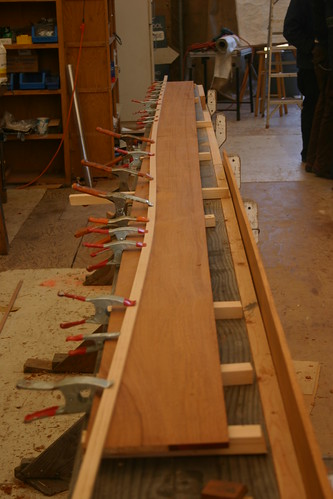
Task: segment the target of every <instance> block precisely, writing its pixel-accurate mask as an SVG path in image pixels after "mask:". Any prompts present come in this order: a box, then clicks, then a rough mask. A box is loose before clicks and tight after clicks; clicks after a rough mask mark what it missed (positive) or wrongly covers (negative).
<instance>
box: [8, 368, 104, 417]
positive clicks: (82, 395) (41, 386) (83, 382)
mask: <svg viewBox="0 0 333 499" xmlns="http://www.w3.org/2000/svg"><path fill="white" fill-rule="evenodd" d="M112 385H113V381H109V380H106V379H102V378H96V377H94V376H74V377H70V378H65V379H63V380H61V381H58V382H52V381H31V380H26V379H23V380H21V381H19V382H18V383H17V385H16V387H17V388H19V389H23V390H47V391H51V390H59V391H60V392H62V394H63V396H64V398H65V404H64V405H61V406H59V405H56V406H52V407H48V408H46V409H42V410H40V411H36V412H33V413H32V414H28V415H27V416H25V418H24V422H25V423H30V422H31V421H35V420H36V419H42V418H48V417H51V416H57V415H59V414H74V413H76V412H88V411H89V410H90V407H91V403H92V400H93V397H94V395H95V392H96V390H98V389H102V390H103V389H105V388H110V387H111V386H112Z"/></svg>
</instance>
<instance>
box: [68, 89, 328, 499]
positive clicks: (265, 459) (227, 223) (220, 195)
mask: <svg viewBox="0 0 333 499" xmlns="http://www.w3.org/2000/svg"><path fill="white" fill-rule="evenodd" d="M187 84H188V83H187ZM168 85H169V84H168ZM175 85H179V89H181V88H182V85H184V84H183V83H179V84H175ZM202 102H203V99H197V103H196V113H197V115H196V120H197V122H199V124H200V126H198V132H197V133H198V144H199V153H209V155H208V156H207V155H202V156H201V157H204V158H206V159H205V160H204V161H202V162H201V163H200V170H201V179H202V185H203V187H204V188H206V187H208V188H216V187H217V189H215V192H216V196H215V199H210V200H207V201H204V207H205V213H206V214H213V215H214V217H215V227H213V228H210V229H207V246H208V258H209V264H210V274H211V284H212V291H213V300H214V302H217V303H221V302H232V303H234V302H237V303H239V302H240V303H241V307H242V314H241V317H239V316H237V318H228V315H226V318H222V319H221V318H219V317H216V316H215V317H216V319H217V320H216V328H217V337H218V343H219V351H220V362H221V364H222V365H224V364H235V363H239V362H241V363H244V362H251V364H252V366H253V368H254V372H255V380H254V382H253V383H252V384H247V385H236V386H229V387H225V388H224V394H225V401H226V410H227V420H228V425H229V426H234V425H235V426H243V427H246V428H248V427H250V426H251V427H252V426H253V425H259V426H260V428H262V432H263V435H264V437H265V442H266V445H265V446H264V448H263V447H262V446H261V447H260V446H259V450H256V449H255V448H252V449H251V450H250V451H248V449H247V446H246V445H247V443H246V442H247V439H248V440H250V439H251V435H250V434H248V435H247V438H245V439H244V440H243V441H242V442H241V445H240V447H239V448H238V451H237V452H236V453H235V454H237V455H233V454H232V452H230V453H228V451H221V450H219V451H218V452H214V451H212V450H210V451H208V452H207V451H206V450H205V451H204V452H200V451H199V452H197V451H195V450H193V449H190V450H189V449H185V450H184V449H183V450H181V449H180V448H178V449H177V450H175V449H173V448H172V446H171V447H170V446H168V447H169V448H164V449H162V450H161V449H160V451H159V452H157V453H156V449H155V450H154V449H153V450H151V452H144V455H145V456H146V457H145V458H142V457H140V452H136V453H135V452H134V453H133V452H131V453H128V454H127V455H126V452H125V453H124V452H119V449H115V448H114V447H113V444H112V441H111V443H110V440H109V439H108V438H109V436H108V438H107V439H106V442H107V443H106V446H105V447H104V451H103V455H104V456H105V458H104V459H103V460H102V463H101V466H99V462H98V476H97V479H96V481H95V484H94V492H93V497H96V498H99V499H100V498H103V497H115V498H125V497H126V498H127V497H128V498H129V497H130V498H139V497H159V496H161V497H165V496H166V497H179V498H180V497H186V498H190V499H192V498H193V499H194V498H199V497H200V491H201V489H202V487H203V485H204V484H205V483H206V482H207V481H208V480H209V479H213V478H219V479H226V480H234V481H239V482H242V483H245V484H246V485H247V487H248V490H249V494H250V495H252V496H253V497H256V498H260V497H262V498H268V497H269V498H275V497H283V498H286V497H290V498H295V497H297V498H305V497H309V498H314V497H316V498H322V497H327V498H328V497H331V495H332V494H331V491H330V488H329V484H328V480H327V477H326V473H325V469H324V466H323V463H322V460H321V456H320V453H319V449H318V446H317V443H316V441H315V438H314V434H313V430H312V427H311V424H310V422H309V418H308V415H307V413H306V409H305V405H304V401H303V399H302V394H301V392H300V389H299V387H298V385H297V381H296V377H295V373H294V370H293V366H292V362H291V359H290V355H289V351H288V348H287V345H286V341H285V338H284V334H283V331H282V327H281V324H280V322H279V319H278V317H277V314H276V310H275V306H274V303H273V300H272V296H271V293H270V290H269V287H268V283H267V279H266V277H265V272H264V269H263V266H262V263H261V259H260V255H259V253H258V250H257V248H256V245H255V242H254V239H253V236H252V234H251V230H250V228H249V224H248V222H247V220H246V216H245V213H244V209H243V206H242V201H241V199H240V195H239V191H238V189H237V186H236V183H235V180H234V178H233V174H232V169H231V166H230V162H229V159H228V156H227V154H226V153H224V156H223V164H222V160H221V158H220V154H219V151H218V148H217V145H216V141H215V137H214V131H213V128H212V125H211V123H210V120H209V116H208V113H207V111H205V110H203V111H202V109H201V103H202ZM172 104H173V103H172V102H168V108H169V109H168V114H170V115H172V116H174V120H175V124H176V123H177V111H178V109H173V108H172ZM183 125H184V127H186V128H187V126H188V124H187V122H186V121H185V122H184V124H183ZM171 130H172V127H171V128H170V129H169V130H168V132H169V133H170V131H171ZM164 133H167V131H165V132H164ZM214 141H215V142H214ZM185 150H186V144H185ZM145 167H147V165H146V166H145ZM179 171H181V170H179ZM171 187H172V185H171V183H170V189H171ZM144 189H145V187H144V186H141V187H140V186H139V188H138V193H139V194H140V195H142V194H143V193H144ZM213 198H214V196H213ZM198 202H199V200H198ZM124 256H125V255H124ZM123 263H124V264H125V263H126V259H124V262H122V265H123ZM119 279H120V280H119V283H120V284H121V273H120V275H119ZM166 319H168V316H166ZM119 320H121V318H120V317H116V316H113V319H112V320H111V323H110V324H111V326H110V327H113V326H115V325H116V322H117V321H119ZM112 321H114V322H112ZM118 346H119V345H117V347H116V348H114V346H111V345H110V346H108V348H105V349H104V350H105V351H104V362H103V363H102V367H101V371H100V375H105V374H107V372H106V371H107V369H108V367H106V364H105V361H106V359H107V360H108V361H109V360H110V359H112V357H113V356H116V355H117V348H118ZM132 362H133V359H132ZM111 365H112V364H111ZM119 393H120V392H119ZM155 393H156V392H152V396H154V394H155ZM98 402H99V401H98V400H96V401H95V405H94V408H93V411H92V418H91V421H90V424H89V427H88V434H87V435H85V436H86V440H85V444H84V446H86V445H87V442H88V446H87V450H86V454H85V457H84V459H83V466H81V469H80V471H79V473H78V480H77V482H76V484H75V483H73V487H74V497H89V496H90V492H89V493H88V494H87V495H86V496H83V495H80V494H82V490H83V491H84V488H83V489H80V487H81V483H82V482H81V479H82V475H83V472H82V470H84V475H85V473H86V469H85V468H84V460H85V459H86V460H87V457H89V459H91V461H90V464H91V465H92V466H94V462H93V460H94V453H93V454H89V442H91V441H92V436H93V435H94V431H95V432H96V429H95V427H94V422H95V423H96V420H97V421H98V410H99V407H98V406H99V405H102V404H98ZM213 417H214V416H213ZM207 424H208V425H210V424H211V419H209V420H207ZM108 442H109V443H108ZM132 450H133V449H132ZM117 452H118V456H117ZM111 454H113V455H114V456H115V457H114V458H112V459H110V458H107V457H109V456H110V455H111ZM185 454H186V455H185ZM202 454H208V455H202ZM213 454H217V455H213ZM119 455H120V457H119ZM133 455H135V457H131V456H133ZM149 456H151V457H149ZM157 456H159V457H157ZM84 478H85V476H84ZM74 482H75V481H74ZM83 483H84V482H83Z"/></svg>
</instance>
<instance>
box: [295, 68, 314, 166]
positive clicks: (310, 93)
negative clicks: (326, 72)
mask: <svg viewBox="0 0 333 499" xmlns="http://www.w3.org/2000/svg"><path fill="white" fill-rule="evenodd" d="M297 86H298V89H299V91H300V92H301V94H302V95H303V97H304V98H303V106H302V111H301V131H302V142H303V148H302V153H301V155H302V161H306V156H307V152H308V145H309V141H310V135H311V128H312V121H313V116H314V112H315V109H316V104H317V100H318V95H319V90H318V84H317V78H316V73H315V71H314V69H303V68H299V70H298V74H297Z"/></svg>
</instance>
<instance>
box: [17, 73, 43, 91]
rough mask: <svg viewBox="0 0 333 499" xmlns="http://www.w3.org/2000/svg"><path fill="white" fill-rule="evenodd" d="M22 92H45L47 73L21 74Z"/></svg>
mask: <svg viewBox="0 0 333 499" xmlns="http://www.w3.org/2000/svg"><path fill="white" fill-rule="evenodd" d="M20 89H21V90H43V89H45V72H42V73H41V72H39V73H20Z"/></svg>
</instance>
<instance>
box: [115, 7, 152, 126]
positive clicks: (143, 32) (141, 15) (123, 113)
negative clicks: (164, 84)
mask: <svg viewBox="0 0 333 499" xmlns="http://www.w3.org/2000/svg"><path fill="white" fill-rule="evenodd" d="M115 9H116V30H117V34H118V35H119V36H120V38H121V40H122V45H119V44H117V50H118V63H119V68H120V73H119V102H120V118H121V122H126V121H134V120H136V119H137V118H136V116H135V115H134V114H133V113H134V112H136V111H137V110H138V109H139V107H140V106H139V105H138V104H135V103H133V102H131V100H132V99H139V100H141V99H143V98H144V97H145V94H146V91H147V88H148V87H149V85H151V83H152V81H153V78H154V76H153V74H154V73H153V56H152V39H151V3H150V0H116V1H115Z"/></svg>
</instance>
